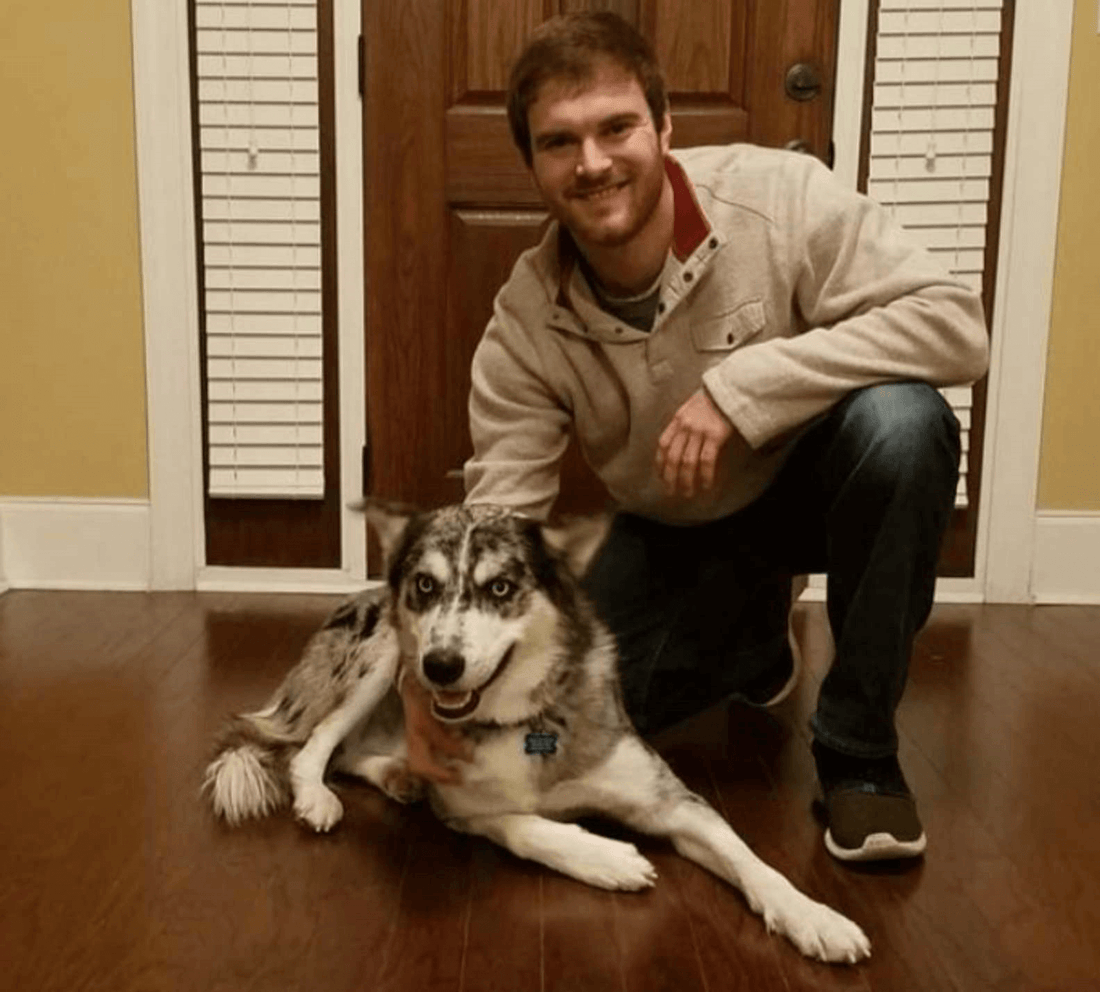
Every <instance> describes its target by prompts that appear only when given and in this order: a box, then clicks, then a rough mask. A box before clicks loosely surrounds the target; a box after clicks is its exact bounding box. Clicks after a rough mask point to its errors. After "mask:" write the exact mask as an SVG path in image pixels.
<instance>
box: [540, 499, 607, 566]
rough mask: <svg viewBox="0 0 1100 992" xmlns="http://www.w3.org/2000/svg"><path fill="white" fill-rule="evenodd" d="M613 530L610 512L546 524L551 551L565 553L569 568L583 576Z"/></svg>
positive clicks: (544, 537)
mask: <svg viewBox="0 0 1100 992" xmlns="http://www.w3.org/2000/svg"><path fill="white" fill-rule="evenodd" d="M610 529H611V514H610V513H595V514H591V515H587V516H577V517H565V518H564V519H563V520H561V521H560V522H558V523H555V524H543V525H542V539H543V541H544V542H545V543H546V546H547V547H548V548H550V550H551V551H555V552H557V554H559V555H561V557H562V559H563V560H564V561H565V566H566V568H568V569H569V571H570V572H571V573H572V574H573V575H574V576H575V577H576V578H578V579H579V578H581V577H582V576H583V575H584V573H585V572H587V571H588V566H589V565H590V564H591V563H592V559H593V558H595V557H596V552H597V551H599V550H600V548H602V547H603V542H604V541H605V540H607V533H608V531H609V530H610Z"/></svg>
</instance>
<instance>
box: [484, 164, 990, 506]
mask: <svg viewBox="0 0 1100 992" xmlns="http://www.w3.org/2000/svg"><path fill="white" fill-rule="evenodd" d="M666 171H667V174H668V176H669V178H670V180H671V182H672V186H673V192H674V196H675V224H674V237H673V246H672V250H671V251H670V253H669V259H668V263H667V264H666V266H665V271H664V276H663V280H662V289H661V293H660V304H659V306H658V313H657V318H656V322H655V323H654V326H653V328H652V330H651V331H650V332H648V333H647V332H643V331H638V330H635V329H634V328H632V327H630V326H628V325H625V324H623V323H622V322H621V321H619V320H617V319H616V318H615V317H614V316H612V315H611V314H608V313H606V312H605V311H603V310H601V309H600V307H599V305H598V304H597V302H596V299H595V297H594V295H593V293H592V291H591V288H590V287H589V285H588V283H587V282H586V280H585V278H584V276H583V275H582V273H581V271H580V268H579V267H578V266H577V265H576V254H575V252H576V249H575V247H574V246H573V243H572V240H571V238H570V237H569V236H568V234H567V232H565V231H563V230H560V229H559V227H558V225H557V224H552V225H551V227H550V230H549V231H548V232H547V234H546V237H545V238H544V239H543V241H542V243H541V244H539V245H538V246H537V247H535V248H532V249H531V250H529V251H527V252H525V253H524V254H523V255H521V256H520V258H519V260H518V261H517V262H516V265H515V268H514V269H513V271H512V275H511V277H510V278H509V280H508V282H507V283H506V284H505V285H504V287H503V288H502V289H501V291H500V293H499V294H498V295H497V298H496V301H495V303H494V312H493V316H492V319H491V320H490V321H489V324H488V327H487V328H486V330H485V334H484V336H483V337H482V340H481V342H480V344H479V345H478V348H477V351H476V353H475V355H474V360H473V367H472V386H471V392H470V405H469V410H470V431H471V435H472V440H473V447H474V454H473V457H472V458H471V459H470V460H469V461H468V462H467V464H466V467H465V481H466V491H467V502H471V503H484V502H493V503H500V504H503V505H506V506H510V507H513V508H515V509H516V510H518V511H520V512H523V513H527V514H529V515H531V516H534V517H537V518H545V517H546V516H547V515H548V514H549V513H550V511H551V508H552V506H553V503H554V500H555V498H556V496H557V494H558V474H559V473H558V469H559V464H560V460H561V457H562V454H563V453H564V451H565V448H566V445H567V444H568V442H569V438H570V435H571V433H572V434H574V435H575V437H576V439H577V442H578V443H579V444H580V446H581V450H582V453H583V454H584V457H585V459H586V460H587V461H588V463H589V465H591V466H592V468H593V470H594V471H595V472H596V474H597V475H598V476H599V477H600V479H601V480H602V481H603V482H604V484H605V485H606V486H607V489H608V492H609V493H610V496H611V497H612V499H613V500H614V501H615V502H616V503H618V504H619V505H620V506H621V507H622V508H623V509H625V510H629V511H632V512H635V513H640V514H643V515H646V516H649V517H652V518H655V519H658V520H664V521H666V522H670V523H684V524H689V523H693V522H699V521H704V520H712V519H716V518H718V517H721V516H724V515H726V514H729V513H732V512H734V511H735V510H738V509H740V508H741V507H743V506H745V505H746V504H748V503H749V502H751V501H752V500H754V499H755V498H756V497H758V496H759V495H760V494H761V493H762V492H763V491H764V489H765V488H766V487H767V485H768V484H769V483H770V482H771V481H772V479H773V478H774V477H775V475H776V473H777V472H778V470H779V468H780V467H781V466H782V464H783V462H784V460H785V459H786V457H787V455H788V454H789V453H790V451H791V449H792V448H793V445H794V443H795V441H796V440H797V438H798V436H799V435H800V432H801V430H802V429H803V428H804V427H805V426H806V425H807V424H808V423H809V422H810V421H812V420H813V419H814V418H815V417H817V416H818V415H820V414H821V413H823V412H824V411H826V410H828V409H829V408H830V407H831V406H832V405H833V404H835V403H836V402H837V401H838V400H840V399H841V398H842V397H843V396H845V395H846V394H847V393H848V392H850V391H851V390H854V389H859V388H861V387H864V386H870V385H873V384H876V383H882V382H896V381H902V380H921V381H924V382H928V383H930V384H931V385H933V386H947V385H957V384H961V383H968V382H972V381H974V380H975V379H977V378H979V377H980V376H981V375H983V374H984V372H985V370H986V366H987V362H988V339H987V335H986V330H985V323H984V319H983V316H982V307H981V302H980V299H979V298H978V296H977V295H976V294H975V293H973V292H972V291H971V290H970V289H968V288H967V287H966V286H964V285H963V284H962V283H961V282H959V281H958V280H956V279H954V278H952V277H951V276H949V275H948V274H947V273H946V272H945V271H944V270H943V269H942V267H941V266H939V265H938V264H937V263H936V262H935V261H934V260H933V259H932V257H931V256H930V255H929V254H928V253H927V252H926V251H924V250H923V249H921V248H919V247H917V246H915V245H914V244H913V243H912V242H911V241H910V240H908V239H907V238H906V236H905V235H904V234H903V233H902V231H901V230H900V229H899V228H898V227H897V226H896V225H895V224H894V223H893V222H892V221H891V219H890V218H889V216H888V215H887V214H886V212H885V211H884V210H883V209H882V208H881V207H880V206H878V205H877V204H876V203H875V202H874V201H872V200H870V199H868V198H867V197H865V196H862V195H861V194H858V193H855V192H852V191H850V190H847V189H845V188H843V187H841V186H840V185H839V184H838V183H837V182H836V181H835V179H834V178H833V176H832V174H831V173H830V172H829V171H828V170H827V169H826V168H825V167H824V166H823V165H822V164H821V163H820V162H818V161H817V160H816V159H814V158H811V157H810V156H807V155H800V154H795V153H791V152H784V151H778V150H772V149H764V148H758V147H755V146H751V145H731V146H728V147H708V148H693V149H686V150H680V151H677V152H676V153H675V157H674V158H673V157H670V158H669V159H668V161H667V162H666ZM700 385H703V386H704V387H705V388H706V390H707V391H708V393H709V395H710V397H711V398H712V399H713V400H714V402H715V404H716V405H717V406H718V408H719V409H721V410H722V412H723V413H724V414H725V415H726V416H727V417H728V418H729V419H730V421H731V422H732V423H733V425H734V426H735V427H736V428H737V430H738V431H740V433H741V434H742V435H743V436H744V438H745V439H746V440H747V442H748V445H749V449H746V448H745V446H743V445H738V444H734V445H730V446H728V447H727V449H726V451H725V452H724V453H723V457H722V458H721V459H720V464H719V466H718V481H717V484H716V486H715V487H714V489H713V490H712V492H711V493H709V494H708V495H705V496H697V497H695V498H694V499H692V500H686V499H683V498H673V497H670V496H668V495H667V494H666V492H665V490H664V488H663V486H662V484H661V481H660V479H659V478H658V477H657V475H656V471H655V468H654V461H655V457H656V451H657V441H658V439H659V438H660V436H661V433H662V432H663V431H664V429H665V427H666V426H667V424H668V422H669V421H670V419H671V418H672V416H673V414H674V413H675V412H676V411H677V410H678V409H679V407H680V406H681V404H683V403H684V401H685V400H687V399H688V397H689V396H691V395H692V393H694V392H695V391H696V390H697V389H698V388H699V387H700Z"/></svg>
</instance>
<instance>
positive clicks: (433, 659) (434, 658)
mask: <svg viewBox="0 0 1100 992" xmlns="http://www.w3.org/2000/svg"><path fill="white" fill-rule="evenodd" d="M465 668H466V663H465V662H464V661H463V660H462V655H460V654H459V653H458V652H457V651H429V652H428V653H427V654H426V655H424V674H425V675H427V676H428V678H429V680H431V681H432V682H434V683H435V684H436V685H450V684H451V683H452V682H457V681H458V680H459V679H460V678H461V677H462V672H463V671H464V670H465Z"/></svg>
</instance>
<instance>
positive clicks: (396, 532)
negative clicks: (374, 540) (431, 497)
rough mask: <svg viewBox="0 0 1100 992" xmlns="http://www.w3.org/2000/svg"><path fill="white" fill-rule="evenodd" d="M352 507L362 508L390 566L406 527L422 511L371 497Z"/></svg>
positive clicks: (387, 565) (384, 558) (354, 508)
mask: <svg viewBox="0 0 1100 992" xmlns="http://www.w3.org/2000/svg"><path fill="white" fill-rule="evenodd" d="M352 509H353V510H361V511H362V512H363V514H364V515H365V516H366V518H367V523H368V524H369V525H370V526H371V527H372V528H373V530H374V532H375V534H377V535H378V543H379V544H380V545H381V546H382V558H383V560H384V561H385V564H386V567H387V568H388V567H389V565H390V563H391V562H392V561H393V554H394V552H395V551H396V550H397V548H398V547H400V545H401V538H402V537H403V536H404V534H405V528H406V527H408V525H409V521H410V520H412V518H413V517H415V516H418V515H419V513H420V511H419V510H418V509H416V507H413V506H409V505H408V504H405V503H395V502H392V501H390V500H382V499H371V498H367V499H365V500H362V501H361V502H359V503H354V504H352Z"/></svg>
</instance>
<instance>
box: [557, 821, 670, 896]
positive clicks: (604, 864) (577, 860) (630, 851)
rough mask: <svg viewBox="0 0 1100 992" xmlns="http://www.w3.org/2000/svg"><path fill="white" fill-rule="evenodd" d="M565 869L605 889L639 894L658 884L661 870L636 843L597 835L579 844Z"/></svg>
mask: <svg viewBox="0 0 1100 992" xmlns="http://www.w3.org/2000/svg"><path fill="white" fill-rule="evenodd" d="M563 870H564V871H565V872H566V873H567V874H570V875H572V876H573V877H574V878H578V879H580V880H581V881H582V882H587V883H588V884H589V885H595V886H597V887H599V888H601V889H612V890H619V891H625V892H637V891H638V890H640V889H648V888H652V886H653V885H655V884H656V882H657V869H656V868H654V867H653V865H652V864H651V863H650V862H649V861H648V860H646V859H645V858H644V857H642V855H641V854H639V853H638V849H637V848H636V847H635V846H634V845H633V844H628V843H626V842H625V841H621V840H612V839H611V838H609V837H599V836H597V835H595V834H587V835H586V836H584V837H583V839H580V840H578V841H577V843H576V844H575V845H574V846H573V848H572V850H571V851H570V858H569V863H568V866H567V867H565V868H564V869H563Z"/></svg>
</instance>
